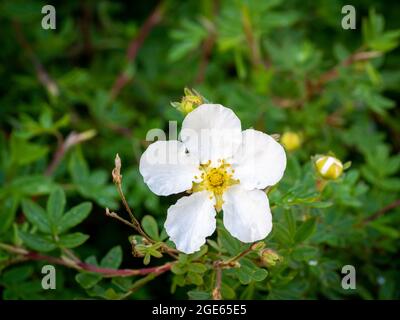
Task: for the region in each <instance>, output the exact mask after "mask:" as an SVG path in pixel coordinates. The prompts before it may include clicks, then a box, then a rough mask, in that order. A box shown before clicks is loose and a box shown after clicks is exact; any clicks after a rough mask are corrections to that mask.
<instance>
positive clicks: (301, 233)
mask: <svg viewBox="0 0 400 320" xmlns="http://www.w3.org/2000/svg"><path fill="white" fill-rule="evenodd" d="M315 227H316V220H315V219H313V218H311V219H308V220H307V221H306V222H304V223H303V224H302V225H301V226H300V228H298V229H297V232H296V235H295V237H294V241H295V242H297V243H299V242H303V241H304V240H306V239H308V238H309V237H310V236H311V235H312V234H313V233H314V231H315Z"/></svg>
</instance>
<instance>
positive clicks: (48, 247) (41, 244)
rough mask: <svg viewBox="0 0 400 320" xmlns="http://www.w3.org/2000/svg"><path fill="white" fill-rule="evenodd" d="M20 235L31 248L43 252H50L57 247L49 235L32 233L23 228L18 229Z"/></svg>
mask: <svg viewBox="0 0 400 320" xmlns="http://www.w3.org/2000/svg"><path fill="white" fill-rule="evenodd" d="M18 235H19V236H20V238H21V239H22V241H23V242H24V244H25V245H26V246H27V247H29V248H30V249H33V250H36V251H41V252H48V251H52V250H54V249H55V248H57V246H56V244H55V243H54V242H53V241H52V240H51V239H50V238H49V237H47V236H40V235H37V234H31V233H28V232H25V231H22V230H19V231H18Z"/></svg>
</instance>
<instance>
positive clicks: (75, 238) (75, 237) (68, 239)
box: [59, 232, 89, 248]
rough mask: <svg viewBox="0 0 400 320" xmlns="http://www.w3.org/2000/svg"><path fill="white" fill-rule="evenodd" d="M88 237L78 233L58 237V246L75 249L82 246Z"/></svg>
mask: <svg viewBox="0 0 400 320" xmlns="http://www.w3.org/2000/svg"><path fill="white" fill-rule="evenodd" d="M87 239H89V236H88V235H86V234H83V233H80V232H75V233H70V234H67V235H63V236H61V237H60V240H59V244H60V246H61V247H64V248H75V247H78V246H80V245H81V244H83V243H84V242H85V241H86V240H87Z"/></svg>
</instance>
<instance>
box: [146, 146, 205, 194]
mask: <svg viewBox="0 0 400 320" xmlns="http://www.w3.org/2000/svg"><path fill="white" fill-rule="evenodd" d="M198 167H199V161H198V159H197V158H196V157H194V156H193V155H191V154H190V153H187V152H186V149H185V146H184V145H183V143H182V142H179V141H176V140H174V141H157V142H154V143H152V144H151V145H149V147H148V148H147V150H146V151H145V152H144V153H143V154H142V157H141V158H140V164H139V171H140V173H141V174H142V176H143V179H144V182H145V183H146V184H147V185H148V187H149V188H150V190H151V191H153V192H154V193H155V194H157V195H159V196H167V195H170V194H174V193H179V192H182V191H186V190H188V189H190V188H191V187H192V182H193V180H195V179H194V177H195V176H196V175H199V174H200V172H199V169H198Z"/></svg>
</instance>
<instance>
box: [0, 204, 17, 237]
mask: <svg viewBox="0 0 400 320" xmlns="http://www.w3.org/2000/svg"><path fill="white" fill-rule="evenodd" d="M17 206H18V199H17V197H9V198H7V199H5V200H4V201H3V202H0V234H2V233H4V232H6V231H7V230H8V229H9V228H10V227H11V225H12V223H13V221H14V219H15V213H16V211H17Z"/></svg>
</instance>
